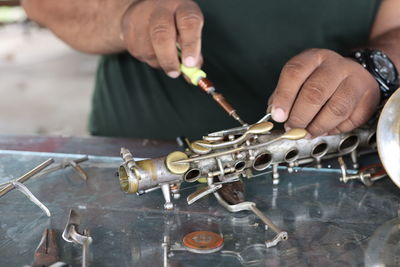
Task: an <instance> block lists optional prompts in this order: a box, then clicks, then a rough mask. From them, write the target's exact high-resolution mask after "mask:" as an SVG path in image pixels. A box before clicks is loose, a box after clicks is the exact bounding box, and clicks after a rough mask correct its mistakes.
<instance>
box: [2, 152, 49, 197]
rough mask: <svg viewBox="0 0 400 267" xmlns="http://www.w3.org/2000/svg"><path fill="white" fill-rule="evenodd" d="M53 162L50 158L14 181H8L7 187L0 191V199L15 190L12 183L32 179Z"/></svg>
mask: <svg viewBox="0 0 400 267" xmlns="http://www.w3.org/2000/svg"><path fill="white" fill-rule="evenodd" d="M53 162H54V160H53V159H51V158H50V159H48V160H46V161H45V162H43V163H41V164H40V165H38V166H36V167H35V168H33V169H32V170H30V171H29V172H27V173H25V174H24V175H22V176H21V177H19V178H17V179H15V180H13V181H10V182H9V183H8V184H7V185H5V186H4V187H3V188H1V189H0V197H2V196H4V195H5V194H7V193H8V192H10V191H11V190H13V189H14V188H15V186H14V185H13V182H18V183H24V182H26V181H28V180H29V179H30V178H32V177H33V176H34V175H36V174H38V173H39V172H41V171H42V170H43V169H45V168H46V167H47V166H49V165H50V164H52V163H53Z"/></svg>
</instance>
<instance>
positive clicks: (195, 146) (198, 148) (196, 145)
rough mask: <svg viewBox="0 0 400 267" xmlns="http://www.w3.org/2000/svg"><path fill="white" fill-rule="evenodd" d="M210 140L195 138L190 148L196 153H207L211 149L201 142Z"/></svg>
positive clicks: (205, 142)
mask: <svg viewBox="0 0 400 267" xmlns="http://www.w3.org/2000/svg"><path fill="white" fill-rule="evenodd" d="M209 143H210V142H208V141H206V140H197V141H194V142H192V144H191V145H190V148H191V149H192V150H193V152H195V153H198V154H207V153H209V152H210V151H211V148H208V147H205V146H202V144H209Z"/></svg>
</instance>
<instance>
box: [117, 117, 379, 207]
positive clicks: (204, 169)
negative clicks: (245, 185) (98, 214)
mask: <svg viewBox="0 0 400 267" xmlns="http://www.w3.org/2000/svg"><path fill="white" fill-rule="evenodd" d="M272 129H273V124H272V123H271V122H269V121H267V120H265V119H264V120H263V121H260V122H258V123H256V124H253V125H250V126H244V127H238V128H233V129H228V130H223V131H220V132H215V133H211V134H209V135H207V136H204V137H203V139H202V140H197V141H194V142H191V143H190V144H189V145H188V148H187V149H186V150H185V151H175V152H172V153H170V154H168V155H167V156H165V157H160V158H154V159H146V160H141V161H137V162H136V161H135V160H134V159H133V156H132V154H131V153H130V152H129V150H128V149H126V148H122V149H121V155H122V158H123V159H124V162H123V164H122V165H121V166H120V168H119V172H118V173H119V180H120V185H121V189H122V190H123V191H124V192H126V193H137V194H139V195H140V194H144V193H147V192H150V191H153V190H155V189H158V188H161V189H162V192H163V194H164V198H165V200H166V204H165V208H166V209H171V208H172V207H173V205H172V203H171V201H170V199H171V193H172V196H173V197H174V198H179V196H180V195H179V188H180V185H181V183H183V182H186V183H193V182H196V181H198V180H199V179H200V178H202V179H203V180H204V179H206V180H207V183H208V185H210V184H215V183H216V182H215V181H217V183H221V184H223V183H230V182H234V181H238V180H239V179H240V178H241V177H246V178H250V177H253V176H255V175H257V174H260V173H263V172H265V171H266V170H267V169H271V166H272V171H273V183H274V184H278V183H279V173H278V166H279V165H286V166H287V168H288V171H292V169H293V168H294V167H297V166H302V165H304V164H313V163H314V164H315V165H316V166H317V167H321V164H320V162H321V160H323V159H325V158H334V157H340V156H343V155H347V154H351V155H352V159H353V165H354V167H357V157H356V155H357V150H359V149H361V148H363V149H365V148H366V149H375V147H376V133H375V127H374V126H373V127H370V126H369V127H361V128H358V129H355V130H354V131H351V132H348V133H342V134H337V135H330V136H321V137H317V138H314V139H306V138H305V136H306V134H307V132H306V131H305V130H304V129H291V130H289V131H288V132H283V131H274V130H272Z"/></svg>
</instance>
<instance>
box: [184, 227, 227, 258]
mask: <svg viewBox="0 0 400 267" xmlns="http://www.w3.org/2000/svg"><path fill="white" fill-rule="evenodd" d="M183 245H184V246H185V247H186V248H187V249H188V250H189V251H191V252H194V253H213V252H216V251H218V250H220V249H221V248H222V246H223V245H224V238H223V237H222V236H221V235H219V234H217V233H214V232H208V231H196V232H191V233H189V234H187V235H185V237H184V238H183Z"/></svg>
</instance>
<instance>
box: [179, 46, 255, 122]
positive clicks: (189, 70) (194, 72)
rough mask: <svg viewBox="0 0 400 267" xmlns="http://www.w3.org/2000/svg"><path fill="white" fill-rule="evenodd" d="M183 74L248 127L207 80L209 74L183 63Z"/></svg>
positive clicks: (181, 66) (181, 67)
mask: <svg viewBox="0 0 400 267" xmlns="http://www.w3.org/2000/svg"><path fill="white" fill-rule="evenodd" d="M178 51H179V53H178V54H179V56H180V54H181V53H180V49H179V47H178ZM180 70H181V72H182V73H183V74H184V75H185V76H186V77H187V78H188V79H189V80H190V83H192V84H193V85H195V86H198V87H200V89H202V90H203V91H204V92H206V93H207V94H209V95H211V96H212V98H213V99H214V100H215V101H216V102H217V103H218V104H219V105H220V106H221V107H222V108H223V109H224V110H225V111H226V113H228V114H229V116H231V117H232V118H234V119H235V120H236V121H238V122H239V123H240V124H241V125H243V126H247V124H246V123H245V122H244V121H243V120H242V119H241V118H240V117H239V115H238V114H237V112H236V110H235V109H234V108H233V107H232V106H231V104H229V103H228V101H226V99H225V98H224V96H223V95H222V94H220V93H217V92H216V90H215V87H214V84H213V83H212V82H211V81H210V80H209V79H207V74H206V73H205V72H204V71H203V70H201V69H199V68H196V67H186V66H185V65H183V64H182V63H181V65H180Z"/></svg>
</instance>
